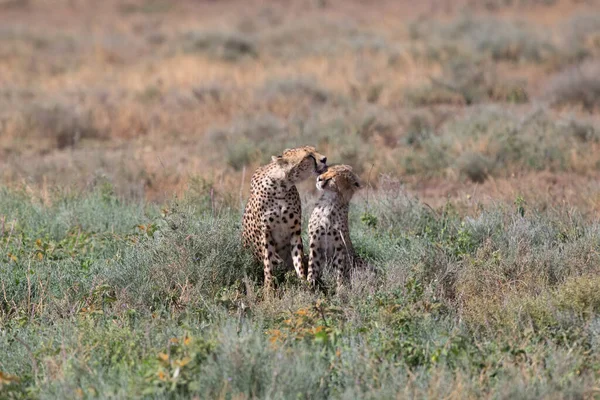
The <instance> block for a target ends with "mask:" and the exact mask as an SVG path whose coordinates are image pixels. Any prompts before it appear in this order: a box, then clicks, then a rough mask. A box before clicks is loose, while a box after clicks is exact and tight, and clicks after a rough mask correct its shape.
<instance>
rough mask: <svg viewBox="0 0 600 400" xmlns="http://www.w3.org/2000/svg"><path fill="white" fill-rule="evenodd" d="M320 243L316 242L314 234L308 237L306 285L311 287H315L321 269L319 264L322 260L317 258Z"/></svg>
mask: <svg viewBox="0 0 600 400" xmlns="http://www.w3.org/2000/svg"><path fill="white" fill-rule="evenodd" d="M320 252H321V251H320V243H319V241H318V240H317V235H316V234H311V236H310V249H309V251H308V283H310V284H311V286H315V285H316V283H317V280H318V279H319V272H320V271H319V270H320V269H321V263H322V262H323V260H321V259H320V258H319V254H320Z"/></svg>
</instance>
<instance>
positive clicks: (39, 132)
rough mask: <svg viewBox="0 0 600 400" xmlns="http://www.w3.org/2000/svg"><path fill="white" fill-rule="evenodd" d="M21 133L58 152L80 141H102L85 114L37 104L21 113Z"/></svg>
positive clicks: (67, 107)
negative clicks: (37, 139) (44, 141)
mask: <svg viewBox="0 0 600 400" xmlns="http://www.w3.org/2000/svg"><path fill="white" fill-rule="evenodd" d="M24 121H25V127H24V130H26V131H27V133H26V134H30V133H29V132H30V131H31V132H33V135H34V136H36V137H37V138H39V139H41V140H48V139H49V140H51V141H53V142H54V144H55V146H56V147H57V148H59V149H63V148H65V147H73V146H75V145H76V144H77V143H78V142H79V141H80V140H82V139H98V138H101V137H102V134H101V132H100V131H99V130H98V129H97V128H96V125H95V123H94V119H93V116H92V114H91V113H90V112H89V111H86V110H83V109H80V108H77V107H76V106H73V105H67V104H64V103H57V102H52V103H46V104H44V103H37V104H33V105H32V106H31V107H29V108H27V109H25V110H24Z"/></svg>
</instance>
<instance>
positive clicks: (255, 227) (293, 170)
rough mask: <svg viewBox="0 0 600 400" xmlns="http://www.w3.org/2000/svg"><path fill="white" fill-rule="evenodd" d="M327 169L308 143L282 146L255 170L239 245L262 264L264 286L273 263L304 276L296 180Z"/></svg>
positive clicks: (300, 216)
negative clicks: (285, 147) (292, 146)
mask: <svg viewBox="0 0 600 400" xmlns="http://www.w3.org/2000/svg"><path fill="white" fill-rule="evenodd" d="M326 169H327V158H326V157H325V156H324V155H322V154H319V153H318V152H317V150H316V149H315V148H314V147H312V146H304V147H298V148H294V149H286V150H285V151H284V152H283V154H282V155H280V156H273V158H272V161H271V162H270V163H269V164H267V165H265V166H262V167H260V168H258V169H257V170H256V172H255V173H254V175H253V176H252V181H251V183H250V198H249V199H248V203H247V205H246V208H245V210H244V215H243V219H242V245H243V246H244V247H245V248H248V249H250V250H251V251H252V254H253V255H254V258H255V259H256V260H257V261H261V262H262V263H263V265H264V276H265V286H266V287H267V288H270V287H271V286H272V271H273V267H274V265H276V264H285V265H286V267H291V266H292V265H293V267H294V269H295V270H296V274H297V275H298V276H299V277H300V278H301V279H303V280H305V279H306V270H305V263H303V257H304V251H303V246H302V237H301V231H302V229H301V221H302V208H301V203H300V195H299V194H298V189H296V186H295V185H296V183H299V182H301V181H304V180H306V179H308V178H309V177H310V176H311V175H313V174H317V175H318V174H321V173H323V172H324V171H325V170H326Z"/></svg>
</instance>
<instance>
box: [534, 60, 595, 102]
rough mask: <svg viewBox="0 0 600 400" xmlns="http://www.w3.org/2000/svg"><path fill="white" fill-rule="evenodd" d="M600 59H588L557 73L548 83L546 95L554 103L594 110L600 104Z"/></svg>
mask: <svg viewBox="0 0 600 400" xmlns="http://www.w3.org/2000/svg"><path fill="white" fill-rule="evenodd" d="M599 74H600V61H597V60H596V61H588V62H585V63H583V64H581V65H576V66H572V67H569V68H567V69H566V70H564V71H562V72H559V73H558V74H556V75H555V76H554V77H553V78H552V79H551V80H550V82H549V83H548V88H547V89H546V97H547V99H548V100H549V101H550V102H551V104H553V105H557V106H564V105H575V106H581V107H583V108H584V109H586V110H587V111H590V112H592V111H593V110H595V109H596V108H597V107H598V106H600V80H598V76H599Z"/></svg>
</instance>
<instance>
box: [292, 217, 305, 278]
mask: <svg viewBox="0 0 600 400" xmlns="http://www.w3.org/2000/svg"><path fill="white" fill-rule="evenodd" d="M290 244H291V245H292V260H293V262H294V269H295V270H296V274H297V275H298V277H300V279H302V280H304V279H306V270H305V268H304V246H303V245H302V236H301V231H300V227H297V230H295V231H294V232H292V237H291V240H290Z"/></svg>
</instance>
